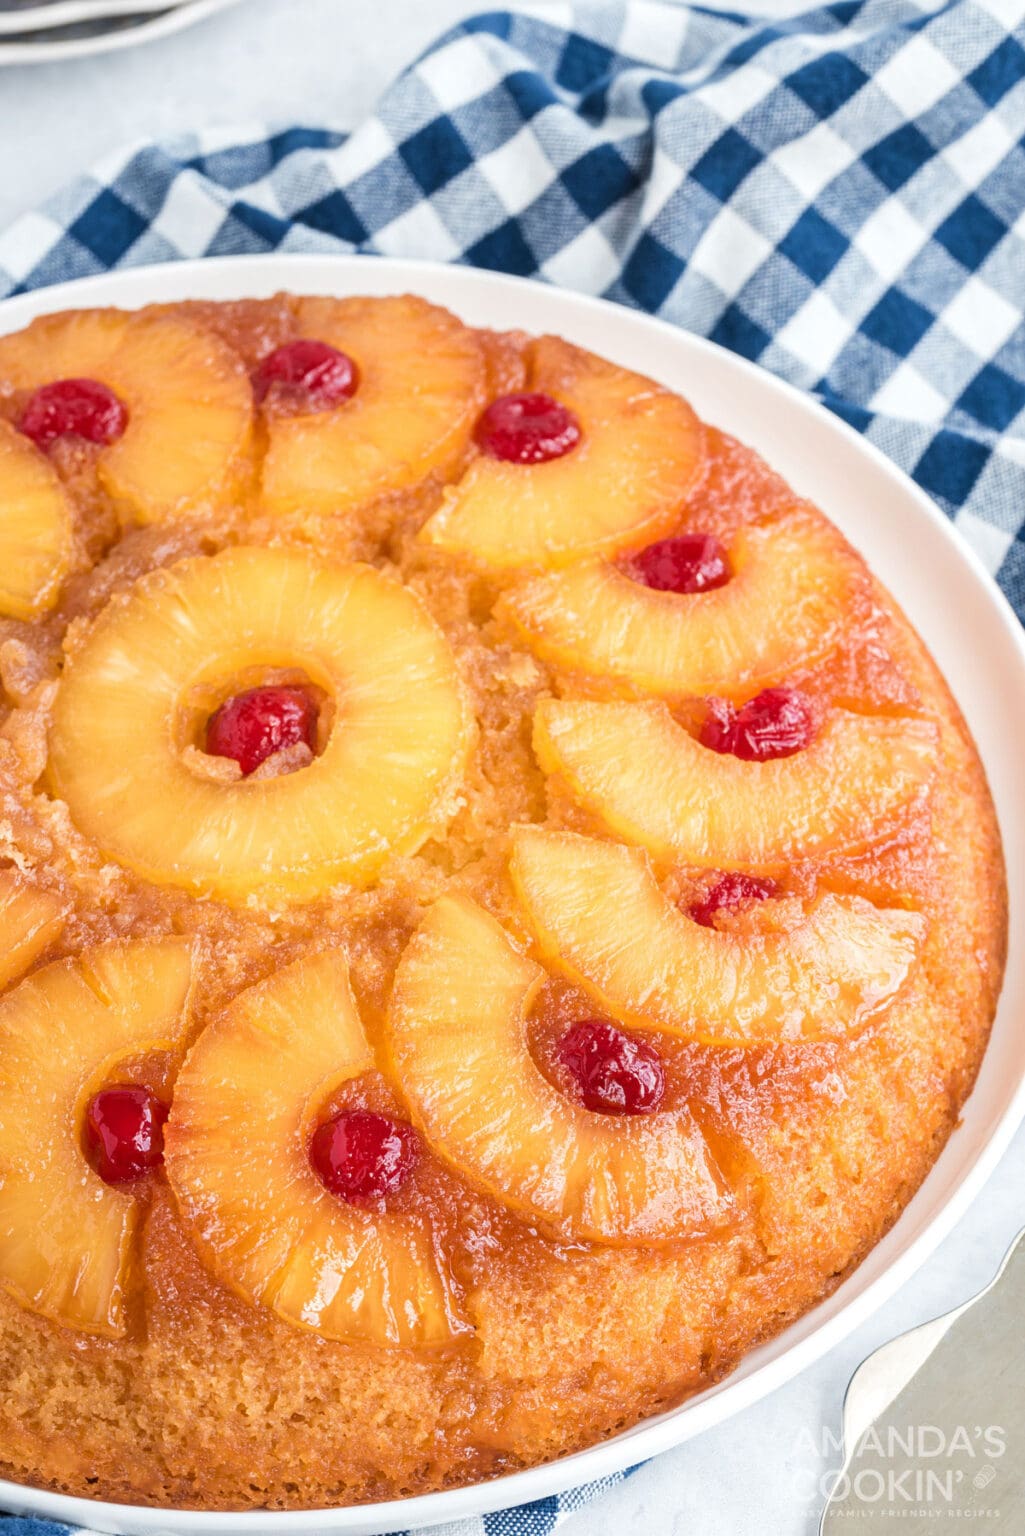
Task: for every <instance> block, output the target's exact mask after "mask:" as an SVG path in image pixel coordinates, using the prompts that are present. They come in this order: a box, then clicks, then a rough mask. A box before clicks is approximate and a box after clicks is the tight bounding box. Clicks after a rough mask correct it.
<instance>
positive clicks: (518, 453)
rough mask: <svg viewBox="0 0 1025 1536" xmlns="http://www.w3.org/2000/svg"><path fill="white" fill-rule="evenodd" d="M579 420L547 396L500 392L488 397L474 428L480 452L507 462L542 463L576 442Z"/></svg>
mask: <svg viewBox="0 0 1025 1536" xmlns="http://www.w3.org/2000/svg"><path fill="white" fill-rule="evenodd" d="M580 435H581V434H580V423H579V422H578V421H577V418H576V417H575V416H574V414H573V412H572V411H571V410H570V409H569V407H568V406H565V405H561V404H560V403H559V401H558V400H553V399H552V397H551V395H540V394H524V395H501V396H500V397H499V398H498V399H497V400H492V402H491V404H490V405H489V406H488V408H487V410H486V411H484V412H483V414H482V415H481V417H480V419H479V421H478V422H477V426H476V428H475V430H474V439H475V441H476V443H477V447H478V448H479V449H480V451H481V452H482V453H485V454H487V456H488V458H490V459H502V460H504V461H505V462H506V463H507V464H546V463H548V461H549V460H550V459H561V458H562V456H563V454H564V453H569V452H570V450H571V449H572V448H575V447H576V446H577V443H579V441H580Z"/></svg>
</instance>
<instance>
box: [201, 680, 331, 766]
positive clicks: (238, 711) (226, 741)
mask: <svg viewBox="0 0 1025 1536" xmlns="http://www.w3.org/2000/svg"><path fill="white" fill-rule="evenodd" d="M316 739H317V707H316V705H315V704H314V702H313V700H312V699H311V698H310V696H309V694H308V693H307V692H306V690H305V689H304V688H285V687H280V688H274V687H271V688H250V689H248V690H247V691H246V692H245V693H236V694H235V696H234V697H233V698H230V699H226V700H225V701H224V703H223V704H222V705H221V706H220V708H219V709H216V710H215V711H214V713H213V714H212V715H211V716H210V719H209V720H208V721H207V726H206V750H207V752H208V753H209V754H210V756H211V757H233V758H234V759H235V761H236V763H238V765H239V767H240V768H241V769H242V772H243V774H250V773H252V772H253V771H254V769H256V768H259V766H260V764H261V763H262V762H265V761H266V759H267V758H268V757H270V756H271V754H272V753H274V752H281V751H283V750H284V748H285V747H294V746H297V745H298V744H299V743H300V742H304V743H305V744H306V746H308V747H309V749H310V751H311V752H312V751H313V748H314V745H315V742H316Z"/></svg>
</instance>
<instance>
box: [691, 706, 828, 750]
mask: <svg viewBox="0 0 1025 1536" xmlns="http://www.w3.org/2000/svg"><path fill="white" fill-rule="evenodd" d="M814 735H815V718H814V715H813V714H812V709H811V705H810V703H809V702H808V700H807V699H806V698H805V696H804V694H803V693H799V692H798V690H797V689H796V688H766V689H765V691H764V692H763V693H759V694H757V695H756V696H755V697H754V698H753V699H748V701H747V703H746V704H745V705H743V707H742V708H741V709H734V707H733V705H732V704H731V703H730V702H729V701H728V700H727V699H709V700H708V714H707V715H706V717H705V723H704V725H703V726H702V727H701V736H700V741H701V745H702V746H703V747H711V749H712V751H713V752H729V753H731V754H732V756H734V757H739V758H742V759H743V760H744V761H745V762H748V763H764V762H767V761H768V760H769V759H770V758H774V757H790V756H791V755H792V754H793V753H794V752H800V751H801V750H802V749H803V748H804V747H806V746H808V745H809V743H810V742H811V740H812V738H813V737H814Z"/></svg>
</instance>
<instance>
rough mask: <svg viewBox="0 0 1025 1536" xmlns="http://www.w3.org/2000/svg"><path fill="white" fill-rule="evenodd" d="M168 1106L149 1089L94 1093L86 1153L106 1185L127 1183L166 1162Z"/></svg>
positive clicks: (88, 1109)
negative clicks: (165, 1129)
mask: <svg viewBox="0 0 1025 1536" xmlns="http://www.w3.org/2000/svg"><path fill="white" fill-rule="evenodd" d="M167 1115H168V1107H167V1105H166V1104H165V1103H164V1101H163V1100H162V1099H158V1098H157V1096H156V1094H155V1093H151V1092H150V1090H149V1089H148V1088H136V1087H130V1086H127V1085H126V1086H119V1087H117V1088H104V1089H101V1091H100V1092H99V1093H95V1094H93V1096H92V1098H91V1099H90V1100H89V1103H88V1105H87V1106H86V1111H85V1127H84V1133H83V1135H84V1142H85V1154H86V1157H87V1158H88V1159H89V1161H90V1163H91V1164H92V1166H93V1167H94V1168H95V1170H96V1172H97V1173H98V1174H99V1176H100V1178H101V1179H102V1180H103V1181H104V1183H105V1184H128V1183H131V1181H132V1180H133V1179H139V1178H141V1177H142V1176H143V1174H144V1173H148V1172H149V1171H150V1169H151V1168H158V1167H159V1166H160V1164H161V1163H162V1162H163V1161H164V1124H165V1122H166V1120H167Z"/></svg>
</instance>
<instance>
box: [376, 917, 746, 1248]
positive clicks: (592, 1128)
mask: <svg viewBox="0 0 1025 1536" xmlns="http://www.w3.org/2000/svg"><path fill="white" fill-rule="evenodd" d="M543 974H544V973H543V972H542V970H541V969H540V967H539V966H537V965H535V964H534V962H533V961H532V960H528V959H527V958H526V957H525V956H524V955H522V954H521V953H520V952H519V950H517V949H516V948H515V947H514V945H513V943H512V941H511V940H510V938H509V937H508V935H507V934H506V933H505V931H504V930H503V929H502V928H501V927H500V925H499V924H498V923H497V922H496V921H495V919H494V918H493V917H491V916H489V915H488V913H486V912H485V911H483V910H482V908H480V907H478V906H477V905H476V903H475V902H473V901H471V900H470V899H469V898H468V897H464V896H443V897H442V898H441V899H440V900H439V901H437V902H436V903H435V904H434V906H433V907H431V909H430V910H429V912H428V913H427V916H426V917H425V918H424V921H423V923H422V924H421V926H420V928H419V930H418V931H417V933H416V934H415V935H414V937H413V939H412V940H411V942H410V944H409V946H408V948H407V949H406V951H405V954H404V955H403V957H402V960H401V961H400V962H399V968H398V971H397V973H396V976H395V985H394V988H393V992H392V999H391V1005H390V1008H389V1012H388V1021H387V1039H388V1048H389V1051H390V1053H391V1058H392V1062H393V1066H394V1071H395V1076H396V1080H397V1081H398V1082H399V1083H400V1084H401V1085H402V1089H403V1092H404V1093H405V1095H406V1098H407V1101H408V1102H409V1104H410V1106H411V1109H412V1112H413V1115H414V1117H415V1119H416V1121H417V1123H418V1124H419V1126H420V1127H421V1129H422V1130H423V1133H424V1135H425V1137H426V1138H427V1140H428V1142H429V1143H430V1145H431V1146H432V1148H433V1149H434V1151H435V1152H436V1153H437V1154H438V1155H439V1156H440V1157H442V1158H444V1159H445V1160H446V1161H447V1162H449V1163H451V1164H452V1165H453V1166H454V1167H455V1168H456V1169H458V1171H459V1172H460V1173H462V1174H463V1175H464V1176H465V1177H466V1178H468V1179H470V1180H471V1181H473V1182H475V1183H477V1184H478V1185H480V1186H481V1187H483V1188H484V1189H486V1190H487V1191H489V1193H491V1194H492V1195H494V1196H495V1197H496V1198H497V1199H498V1200H500V1201H501V1202H502V1203H503V1204H504V1205H507V1206H509V1207H511V1208H512V1209H514V1210H518V1211H520V1212H524V1213H526V1214H527V1215H528V1216H529V1217H531V1218H533V1219H536V1220H539V1221H541V1222H544V1223H545V1224H546V1225H547V1226H549V1227H551V1228H553V1229H554V1230H555V1231H556V1232H558V1233H559V1234H561V1235H563V1236H566V1237H570V1238H574V1239H583V1240H585V1241H589V1242H598V1243H625V1244H630V1243H641V1244H650V1243H657V1242H662V1241H670V1240H672V1239H676V1238H682V1237H689V1236H696V1235H698V1234H699V1233H704V1232H707V1231H709V1230H711V1229H713V1228H716V1227H719V1226H721V1225H723V1224H724V1223H725V1222H727V1221H728V1220H729V1219H730V1217H731V1213H732V1209H733V1200H732V1197H731V1196H730V1195H729V1193H728V1192H727V1191H726V1190H725V1187H724V1185H723V1183H722V1180H721V1178H720V1175H719V1172H718V1170H717V1169H716V1167H715V1164H714V1162H713V1160H712V1157H711V1153H710V1152H709V1149H708V1146H707V1144H706V1142H705V1139H704V1137H703V1136H702V1134H701V1131H700V1130H699V1128H698V1126H697V1123H696V1122H695V1120H694V1118H693V1116H692V1115H691V1112H690V1110H689V1109H687V1108H686V1107H683V1108H680V1109H674V1110H667V1111H664V1112H660V1113H656V1114H653V1115H645V1116H637V1117H624V1118H619V1117H616V1116H611V1115H600V1114H594V1113H592V1112H591V1111H589V1110H587V1109H584V1108H583V1107H581V1106H579V1105H577V1104H574V1103H572V1102H571V1101H570V1100H569V1099H568V1098H566V1097H565V1095H564V1094H561V1093H559V1092H558V1090H557V1089H555V1088H553V1087H552V1085H551V1084H550V1083H549V1082H548V1081H547V1079H546V1078H545V1077H543V1076H542V1074H541V1073H540V1071H539V1070H538V1069H537V1067H536V1066H535V1065H534V1062H533V1060H532V1058H531V1055H530V1052H529V1049H528V1045H527V1022H526V1021H527V1012H528V1010H529V1008H530V1005H531V1002H532V1000H533V998H534V996H535V994H536V992H537V989H538V986H539V984H540V983H541V981H542V979H543Z"/></svg>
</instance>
